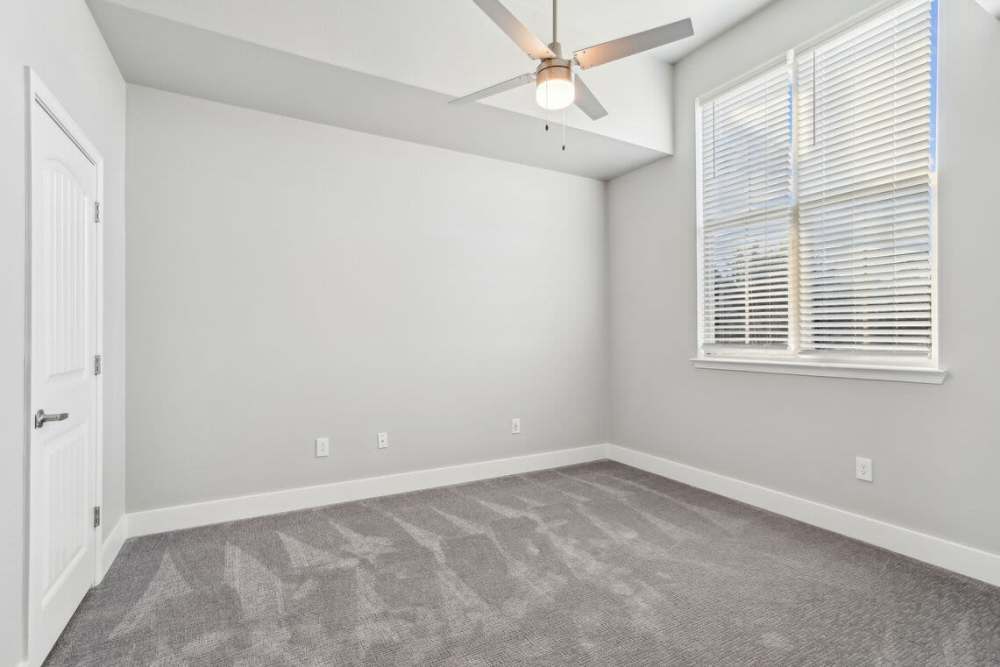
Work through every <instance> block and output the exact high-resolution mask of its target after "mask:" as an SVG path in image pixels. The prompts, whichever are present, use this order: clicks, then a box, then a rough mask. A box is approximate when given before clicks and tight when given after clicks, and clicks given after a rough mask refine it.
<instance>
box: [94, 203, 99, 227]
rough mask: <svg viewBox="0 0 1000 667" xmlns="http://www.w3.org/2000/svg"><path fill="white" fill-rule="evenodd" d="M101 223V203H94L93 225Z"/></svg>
mask: <svg viewBox="0 0 1000 667" xmlns="http://www.w3.org/2000/svg"><path fill="white" fill-rule="evenodd" d="M100 221H101V202H99V201H95V202H94V223H95V224H97V223H99V222H100Z"/></svg>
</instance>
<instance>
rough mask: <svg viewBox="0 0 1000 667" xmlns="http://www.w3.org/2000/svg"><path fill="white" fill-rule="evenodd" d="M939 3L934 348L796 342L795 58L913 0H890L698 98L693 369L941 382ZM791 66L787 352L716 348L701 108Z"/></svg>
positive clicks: (932, 207) (935, 96)
mask: <svg viewBox="0 0 1000 667" xmlns="http://www.w3.org/2000/svg"><path fill="white" fill-rule="evenodd" d="M932 2H936V3H937V15H936V20H937V29H936V35H935V36H934V37H932V39H935V44H934V46H935V49H936V53H935V56H934V59H933V61H932V63H933V64H932V67H935V68H936V71H934V72H933V73H932V78H933V80H934V82H935V89H934V91H933V93H932V104H933V105H934V106H933V107H932V110H931V113H932V114H933V115H934V117H935V119H936V122H935V124H934V127H933V132H934V136H933V137H932V145H933V153H932V163H933V165H934V169H933V170H932V171H931V172H930V179H929V180H930V197H931V202H930V230H929V239H930V254H929V262H930V273H931V279H930V282H931V285H930V290H931V314H930V327H931V332H930V337H931V350H930V354H929V355H928V356H926V357H924V356H919V357H907V356H900V355H880V354H874V353H873V354H858V353H856V352H853V351H846V352H841V353H838V352H835V351H825V352H813V351H808V350H806V351H803V350H801V348H800V342H799V337H800V336H799V334H800V331H799V329H800V327H799V324H800V322H799V320H800V309H801V301H800V294H799V280H798V269H799V258H798V235H799V220H798V218H799V194H798V178H799V175H798V168H799V164H798V162H799V146H798V141H799V118H798V116H799V113H798V100H799V97H798V93H799V91H798V67H797V64H798V58H799V56H800V54H802V53H805V52H808V51H810V50H811V49H813V48H815V47H817V46H820V45H822V44H823V43H824V42H826V41H829V40H831V39H833V38H835V37H837V36H838V35H840V34H842V33H844V32H846V31H849V30H851V29H852V28H855V27H857V26H858V25H860V24H862V23H864V22H866V21H868V20H871V19H873V18H876V17H878V16H879V15H881V14H884V13H888V12H891V11H892V10H894V9H896V8H901V7H905V6H906V5H907V4H909V3H910V0H904V1H903V2H901V1H900V0H887V1H886V2H881V3H878V4H876V5H875V6H873V7H870V8H868V9H867V10H865V11H864V12H861V13H859V14H856V15H854V16H852V17H851V18H849V19H848V20H846V21H844V22H842V23H840V24H838V25H836V26H834V27H833V28H831V29H830V30H827V31H824V32H823V33H821V34H819V35H817V36H816V37H814V38H812V39H810V40H808V41H806V42H803V43H802V44H799V45H798V46H796V47H794V48H792V49H789V50H787V51H786V52H785V53H784V54H783V55H781V56H777V57H774V58H771V59H769V60H767V61H765V62H764V63H762V64H760V65H758V66H757V67H754V68H752V69H751V70H750V71H748V72H746V73H745V74H743V75H741V76H739V77H737V78H735V79H733V80H731V81H728V82H726V83H724V84H722V85H720V86H716V87H715V88H713V89H711V90H709V91H707V92H705V93H703V94H701V95H699V96H698V97H696V98H695V103H694V112H695V127H694V131H695V191H696V192H695V198H696V230H695V231H696V239H697V240H696V257H695V261H696V264H697V266H696V273H697V354H696V356H694V357H693V358H692V359H691V361H692V363H693V365H694V366H695V367H696V368H704V369H715V370H728V371H749V372H761V373H784V374H791V375H816V376H821V377H839V378H859V379H867V380H889V381H900V382H919V383H929V384H941V383H942V382H944V380H945V378H946V376H947V371H945V370H944V369H943V368H942V367H941V363H940V350H941V346H940V322H939V304H938V294H939V289H938V282H939V275H940V271H939V245H938V218H939V215H938V209H939V188H938V183H939V170H940V162H939V160H938V155H939V152H940V151H939V141H938V137H939V135H940V127H941V104H940V76H939V74H940V68H941V61H940V50H941V48H940V33H941V29H940V21H941V11H940V0H932ZM782 66H784V67H786V68H788V70H789V81H790V82H791V88H792V91H791V94H792V118H791V122H792V128H791V137H792V139H791V141H792V146H791V159H792V208H793V210H792V229H791V230H790V236H791V240H790V243H791V246H790V248H791V249H790V252H789V309H788V323H789V331H788V345H787V347H786V349H785V350H776V349H764V348H757V349H747V348H741V347H733V348H728V349H727V348H725V347H720V346H717V345H716V346H713V348H712V350H711V352H707V351H706V350H705V322H704V313H705V293H704V286H705V276H704V269H705V264H704V231H705V229H704V198H703V195H704V188H703V185H704V181H703V158H704V146H703V143H704V142H703V126H702V107H703V103H707V102H709V101H711V100H714V99H715V98H716V97H718V96H719V95H722V94H724V93H726V92H727V91H729V90H732V89H734V88H736V87H738V86H740V85H743V84H745V83H747V82H749V81H751V80H753V79H755V78H757V77H760V76H763V75H765V74H767V73H768V72H770V71H772V70H775V69H778V68H779V67H782Z"/></svg>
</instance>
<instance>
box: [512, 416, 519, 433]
mask: <svg viewBox="0 0 1000 667" xmlns="http://www.w3.org/2000/svg"><path fill="white" fill-rule="evenodd" d="M510 432H511V433H513V434H515V435H516V434H518V433H520V432H521V418H520V417H514V418H513V419H511V420H510Z"/></svg>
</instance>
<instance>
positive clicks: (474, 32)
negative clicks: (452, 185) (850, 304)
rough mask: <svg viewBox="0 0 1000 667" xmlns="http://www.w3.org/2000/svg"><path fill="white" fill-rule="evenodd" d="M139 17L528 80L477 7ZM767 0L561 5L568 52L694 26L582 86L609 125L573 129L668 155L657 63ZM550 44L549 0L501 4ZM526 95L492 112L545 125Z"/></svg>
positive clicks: (320, 2) (348, 61)
mask: <svg viewBox="0 0 1000 667" xmlns="http://www.w3.org/2000/svg"><path fill="white" fill-rule="evenodd" d="M116 1H117V2H119V3H120V4H122V5H125V6H128V7H131V8H134V9H138V10H141V11H144V12H149V13H153V14H157V15H160V16H163V17H166V18H170V19H173V20H175V21H180V22H183V23H187V24H189V25H193V26H197V27H200V28H204V29H207V30H212V31H215V32H219V33H222V34H225V35H230V36H232V37H237V38H239V39H244V40H247V41H250V42H253V43H255V44H260V45H263V46H268V47H271V48H275V49H280V50H283V51H288V52H290V53H295V54H297V55H301V56H305V57H307V58H313V59H316V60H320V61H323V62H328V63H331V64H334V65H337V66H339V67H345V68H347V69H352V70H356V71H359V72H365V73H366V74H372V75H374V76H378V77H383V78H386V79H391V80H393V81H399V82H401V83H406V84H409V85H412V86H419V87H421V88H426V89H428V90H433V91H435V92H440V93H445V94H448V95H463V94H466V93H469V92H473V91H475V90H479V89H481V88H485V87H486V86H489V85H492V84H494V83H498V82H500V81H504V80H506V79H509V78H511V77H513V76H515V75H517V74H521V73H524V72H528V71H532V70H533V69H534V65H533V62H532V61H531V60H529V59H528V58H527V57H526V56H525V55H524V54H523V53H521V51H520V50H519V49H518V48H517V47H516V46H515V45H514V44H513V43H511V42H510V40H509V39H508V38H507V36H506V35H504V34H503V33H502V32H501V31H500V30H499V29H497V28H496V26H494V25H493V24H492V23H491V22H490V20H489V19H488V18H487V17H486V15H485V14H483V13H482V11H480V10H479V8H478V7H476V5H475V4H473V2H472V0H283V1H281V2H275V0H116ZM769 1H770V0H562V2H561V3H560V5H559V17H560V29H559V39H560V42H561V43H562V44H563V45H564V48H565V50H566V51H571V50H576V49H580V48H583V47H586V46H591V45H593V44H596V43H599V42H603V41H606V40H608V39H612V38H615V37H619V36H622V35H627V34H631V33H634V32H639V31H641V30H645V29H648V28H652V27H655V26H658V25H662V24H664V23H670V22H672V21H676V20H679V19H682V18H685V17H690V18H691V19H692V21H693V23H694V28H695V36H694V37H691V38H688V39H685V40H683V41H681V42H678V43H676V44H673V45H668V46H665V47H662V48H660V49H658V50H656V51H652V52H648V53H646V54H641V55H637V56H634V57H632V58H629V59H627V60H623V61H620V62H616V63H611V64H608V65H605V66H604V67H601V68H597V69H594V70H591V71H589V72H587V73H586V75H585V78H586V81H587V83H588V84H589V85H590V87H591V89H592V90H593V91H594V92H595V94H596V95H597V96H598V98H599V99H600V100H601V101H602V102H603V103H604V105H605V107H607V109H608V110H609V112H610V116H609V117H607V118H604V119H601V120H599V121H596V122H595V121H591V120H590V119H589V118H587V117H586V116H585V115H584V114H583V113H582V112H580V111H579V110H577V109H575V108H574V109H572V110H571V112H570V114H569V117H568V118H567V122H568V123H569V124H570V125H571V126H574V127H578V128H580V129H585V130H587V131H592V132H597V133H600V134H604V135H605V136H611V137H614V138H616V139H620V140H623V141H628V142H631V143H636V144H638V145H641V146H645V147H647V148H652V149H654V150H659V151H662V152H665V153H670V152H672V141H671V139H672V137H671V136H670V128H669V127H668V124H669V122H670V119H669V108H668V107H669V103H670V99H669V98H670V91H669V81H668V79H667V76H668V75H667V74H665V73H664V68H663V67H662V66H659V67H658V66H657V64H656V63H659V62H673V61H676V60H677V59H679V58H681V57H682V56H684V55H686V54H687V53H689V52H690V51H692V50H693V49H695V48H697V47H698V46H699V45H700V44H702V43H704V42H706V41H707V40H709V39H711V38H712V37H713V36H715V35H717V34H719V33H720V32H722V31H724V30H725V29H727V28H728V27H730V26H731V25H733V24H735V23H736V22H738V21H739V20H741V19H742V18H745V17H746V16H748V15H749V14H751V13H753V12H755V11H756V10H758V9H759V8H761V7H762V6H764V5H765V4H767V3H768V2H769ZM505 2H506V4H507V7H508V8H509V9H510V10H511V11H512V12H514V13H515V14H516V15H517V16H518V17H519V18H520V19H521V20H522V21H523V22H524V23H525V24H526V25H527V26H528V27H529V28H530V29H531V30H533V31H534V32H535V34H537V35H538V36H539V37H541V38H542V40H543V41H545V42H548V41H549V40H550V39H551V36H552V35H551V1H550V0H505ZM533 93H534V91H533V90H532V89H531V86H526V87H524V88H521V89H518V90H514V91H510V92H507V93H504V94H502V95H498V96H496V97H493V98H491V99H490V100H488V102H487V103H488V104H492V105H494V106H498V107H501V108H505V109H509V110H511V111H516V112H518V113H524V114H529V115H534V116H535V117H542V115H543V112H542V110H541V109H539V108H538V107H537V105H535V103H534V94H533Z"/></svg>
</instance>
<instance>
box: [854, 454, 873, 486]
mask: <svg viewBox="0 0 1000 667" xmlns="http://www.w3.org/2000/svg"><path fill="white" fill-rule="evenodd" d="M854 476H855V477H857V478H858V479H860V480H861V481H863V482H870V481H872V460H871V459H866V458H864V457H862V456H858V457H856V458H855V459H854Z"/></svg>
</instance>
